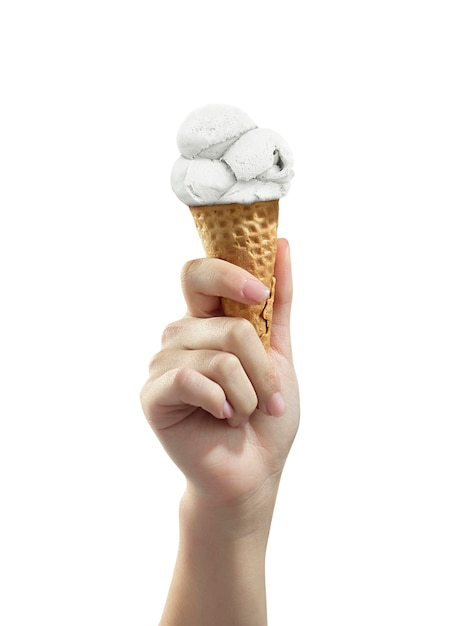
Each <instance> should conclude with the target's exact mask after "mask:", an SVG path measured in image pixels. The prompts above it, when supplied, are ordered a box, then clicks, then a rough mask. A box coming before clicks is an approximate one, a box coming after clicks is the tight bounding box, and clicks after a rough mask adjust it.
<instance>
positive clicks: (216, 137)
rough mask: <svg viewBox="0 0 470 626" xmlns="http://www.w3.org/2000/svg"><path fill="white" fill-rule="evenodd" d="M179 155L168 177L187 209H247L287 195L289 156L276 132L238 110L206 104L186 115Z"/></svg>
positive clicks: (180, 138)
mask: <svg viewBox="0 0 470 626" xmlns="http://www.w3.org/2000/svg"><path fill="white" fill-rule="evenodd" d="M177 145H178V148H179V150H180V153H181V156H180V157H179V158H178V159H177V160H176V162H175V164H174V166H173V169H172V172H171V186H172V189H173V191H174V192H175V194H176V195H177V196H178V198H179V199H180V200H181V202H184V204H186V205H188V206H199V205H206V204H229V203H232V202H237V203H240V204H251V203H252V202H257V201H260V200H276V199H279V198H281V197H283V196H285V195H286V194H287V192H288V191H289V185H290V182H289V181H290V180H291V178H292V177H293V176H294V171H293V163H294V160H293V156H292V151H291V149H290V147H289V146H288V144H287V143H286V141H285V140H284V139H283V138H282V137H281V136H280V135H279V134H278V133H276V132H274V131H273V130H270V129H267V128H258V127H257V126H256V124H255V123H254V122H253V120H251V119H250V118H249V117H248V116H247V115H246V113H244V112H243V111H242V110H241V109H239V108H237V107H234V106H231V105H222V104H209V105H205V106H203V107H200V108H198V109H196V110H195V111H193V112H192V113H190V114H189V115H188V117H187V118H186V119H185V120H184V122H183V124H182V125H181V127H180V129H179V131H178V135H177Z"/></svg>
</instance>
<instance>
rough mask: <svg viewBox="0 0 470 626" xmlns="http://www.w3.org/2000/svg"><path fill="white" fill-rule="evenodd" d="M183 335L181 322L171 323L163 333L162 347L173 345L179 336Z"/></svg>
mask: <svg viewBox="0 0 470 626" xmlns="http://www.w3.org/2000/svg"><path fill="white" fill-rule="evenodd" d="M180 334H181V323H180V322H171V323H170V324H168V325H167V326H165V328H164V329H163V332H162V340H161V344H162V346H166V345H168V344H169V343H173V342H174V341H175V340H176V339H177V338H178V336H179V335H180Z"/></svg>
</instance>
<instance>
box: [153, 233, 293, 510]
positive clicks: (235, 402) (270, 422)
mask: <svg viewBox="0 0 470 626" xmlns="http://www.w3.org/2000/svg"><path fill="white" fill-rule="evenodd" d="M275 274H276V280H277V283H276V296H275V303H274V313H273V327H272V335H271V348H270V349H269V351H268V352H266V350H265V349H264V347H263V346H262V344H261V341H260V340H259V338H258V336H257V334H256V331H255V330H254V328H253V327H252V326H251V324H250V323H249V322H247V321H246V320H242V319H235V318H229V317H224V316H223V313H222V311H221V307H220V297H228V298H231V299H234V300H238V301H240V302H246V303H255V302H256V303H258V302H262V301H263V300H264V299H265V298H266V293H264V292H263V289H262V285H261V283H259V281H257V280H256V279H255V278H254V277H252V276H251V275H250V274H248V273H247V272H246V271H244V270H242V269H241V268H239V267H237V266H235V265H231V264H229V263H226V262H225V261H221V260H218V259H200V260H197V261H192V262H189V263H188V264H187V265H186V266H185V268H184V270H183V274H182V284H183V292H184V296H185V300H186V303H187V307H188V310H187V313H186V315H185V317H184V318H183V319H181V320H179V321H177V322H174V323H172V324H170V325H169V326H168V327H167V328H166V329H165V331H164V333H163V338H162V350H161V351H160V352H159V353H158V354H157V355H156V356H155V357H154V358H153V360H152V363H151V365H150V377H149V379H148V381H147V383H146V384H145V386H144V388H143V390H142V394H141V398H142V406H143V409H144V412H145V415H146V417H147V419H148V421H149V423H150V425H151V426H152V428H153V430H154V431H155V433H156V435H157V436H158V438H159V440H160V441H161V443H162V445H163V446H164V448H165V449H166V451H167V452H168V454H169V455H170V457H171V458H172V459H173V460H174V462H175V463H176V464H177V465H178V467H179V468H180V469H181V470H182V471H183V473H184V474H185V476H186V478H187V481H188V489H190V491H191V492H192V493H193V494H195V495H196V496H197V498H198V500H199V501H204V502H205V503H207V504H209V505H211V506H216V507H226V506H227V505H228V506H233V505H237V504H238V503H240V502H247V501H251V502H253V501H255V502H256V501H257V500H258V499H259V498H261V501H264V500H265V499H266V497H267V496H270V495H273V497H274V499H275V493H276V492H277V486H278V482H279V478H280V475H281V472H282V469H283V466H284V463H285V460H286V458H287V455H288V452H289V450H290V447H291V445H292V442H293V440H294V437H295V434H296V431H297V427H298V420H299V396H298V388H297V381H296V376H295V371H294V367H293V363H292V354H291V345H290V332H289V322H290V309H291V301H292V279H291V268H290V255H289V247H288V243H287V241H285V240H279V242H278V253H277V261H276V268H275ZM269 499H270V498H269V497H268V500H269ZM271 500H272V498H271Z"/></svg>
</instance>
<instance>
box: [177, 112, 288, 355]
mask: <svg viewBox="0 0 470 626" xmlns="http://www.w3.org/2000/svg"><path fill="white" fill-rule="evenodd" d="M177 145H178V148H179V150H180V153H181V156H180V157H179V158H178V159H177V160H176V162H175V164H174V166H173V169H172V172H171V186H172V189H173V191H174V192H175V194H176V195H177V197H178V198H179V199H180V200H181V201H182V202H184V204H186V205H188V206H189V208H190V210H191V213H192V215H193V218H194V221H195V223H196V227H197V229H198V232H199V236H200V238H201V241H202V244H203V246H204V250H205V253H206V255H207V256H211V257H217V258H221V259H224V260H226V261H229V262H230V263H235V264H236V265H239V266H240V267H243V268H244V269H246V270H247V271H249V272H251V273H252V274H253V275H255V276H257V277H258V278H259V280H261V281H262V282H263V283H264V284H265V285H266V286H267V287H268V288H269V289H270V296H269V298H268V299H267V300H266V301H265V302H263V303H261V304H259V305H246V304H242V303H239V302H235V301H233V300H229V299H226V298H222V307H223V310H224V313H225V315H228V316H232V317H244V318H245V319H248V320H249V321H250V322H251V323H252V324H253V326H254V327H255V329H256V331H257V332H258V336H259V337H260V339H261V341H262V342H263V344H264V346H265V347H266V349H268V348H269V345H270V337H271V323H272V311H273V302H274V291H275V283H276V279H275V277H274V263H275V259H276V246H277V227H278V213H279V199H280V198H282V197H283V196H285V195H286V194H287V192H288V190H289V185H290V180H291V178H292V177H293V176H294V171H293V162H294V161H293V156H292V152H291V150H290V148H289V146H288V144H287V143H286V141H285V140H284V139H283V138H282V137H281V136H280V135H279V134H278V133H276V132H275V131H273V130H270V129H266V128H258V127H257V126H256V124H255V123H254V122H253V120H252V119H251V118H250V117H248V115H247V114H246V113H245V112H244V111H242V110H241V109H239V108H237V107H235V106H232V105H224V104H208V105H205V106H203V107H200V108H198V109H195V110H194V111H192V112H191V113H190V114H189V115H188V116H187V117H186V119H185V120H184V121H183V123H182V125H181V126H180V128H179V130H178V134H177Z"/></svg>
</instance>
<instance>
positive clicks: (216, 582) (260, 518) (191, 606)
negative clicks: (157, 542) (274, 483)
mask: <svg viewBox="0 0 470 626" xmlns="http://www.w3.org/2000/svg"><path fill="white" fill-rule="evenodd" d="M274 500H275V495H274V496H273V497H272V498H270V502H268V503H265V504H264V506H263V507H260V509H259V510H256V511H249V510H248V511H247V508H248V509H249V508H250V507H249V506H248V507H245V508H244V510H243V511H240V509H238V508H235V509H234V510H230V508H227V509H223V510H218V509H217V510H216V509H212V508H210V507H203V506H201V503H200V502H196V501H195V499H194V497H192V496H191V495H190V494H189V493H188V492H186V493H185V495H184V496H183V499H182V502H181V508H180V544H179V550H178V556H177V560H176V565H175V570H174V575H173V579H172V582H171V586H170V590H169V594H168V599H167V603H166V606H165V609H164V612H163V616H162V620H161V622H160V626H220V625H221V624H223V625H224V626H264V625H265V624H267V617H266V589H265V556H266V546H267V541H268V535H269V527H270V522H271V517H272V511H273V508H274Z"/></svg>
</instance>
